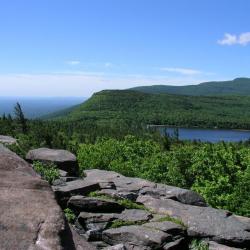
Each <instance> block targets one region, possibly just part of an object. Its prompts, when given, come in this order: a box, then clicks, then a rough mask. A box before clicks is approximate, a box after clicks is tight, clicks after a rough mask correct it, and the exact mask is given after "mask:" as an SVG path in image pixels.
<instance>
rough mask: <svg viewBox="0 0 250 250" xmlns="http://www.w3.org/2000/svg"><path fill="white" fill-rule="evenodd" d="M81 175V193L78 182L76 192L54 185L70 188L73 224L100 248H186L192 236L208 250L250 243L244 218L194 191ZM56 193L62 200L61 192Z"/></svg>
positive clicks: (96, 173) (95, 173) (100, 173)
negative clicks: (207, 201)
mask: <svg viewBox="0 0 250 250" xmlns="http://www.w3.org/2000/svg"><path fill="white" fill-rule="evenodd" d="M84 175H85V177H84V178H83V179H81V180H79V181H81V183H82V185H84V183H85V185H84V187H85V189H84V191H83V192H82V193H81V191H80V192H79V190H78V187H77V186H76V187H75V188H76V189H75V190H76V192H77V195H75V192H74V190H73V189H74V188H73V186H74V185H73V184H74V181H73V182H71V184H70V182H65V183H64V184H63V185H58V186H54V187H53V189H54V190H55V191H56V192H57V193H60V194H63V193H64V190H67V189H70V190H71V191H70V193H71V197H70V198H69V197H68V203H67V206H68V207H69V208H71V209H72V211H74V213H75V215H76V216H77V220H76V221H75V228H76V229H77V230H78V232H79V233H80V234H81V235H83V237H85V238H86V239H88V240H89V241H90V242H91V243H93V244H94V245H96V246H97V247H98V249H145V250H149V249H165V250H167V249H169V250H170V249H188V245H189V243H190V242H191V241H192V239H200V240H204V241H205V242H206V244H207V246H209V248H210V249H221V250H222V249H237V248H238V249H248V248H249V246H250V230H249V227H250V223H249V219H248V218H245V217H240V216H235V215H233V214H232V213H230V212H228V211H224V210H219V209H214V208H211V207H209V206H207V204H206V203H205V201H204V199H203V198H202V197H201V196H200V195H199V194H197V193H195V192H193V191H190V190H186V189H182V188H177V187H172V186H168V185H163V184H156V183H152V182H149V181H146V180H142V179H140V178H129V177H125V176H123V175H121V174H118V173H115V172H112V171H104V170H97V169H93V170H86V171H84ZM93 186H94V188H93ZM90 189H91V190H92V191H94V190H93V189H95V192H94V193H91V192H90ZM86 190H88V191H87V192H89V194H90V196H91V197H89V195H88V194H87V192H86ZM58 197H59V202H60V199H63V198H64V197H65V196H64V195H61V196H58ZM60 197H61V198H60Z"/></svg>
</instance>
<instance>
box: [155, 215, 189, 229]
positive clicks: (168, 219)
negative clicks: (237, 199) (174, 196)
mask: <svg viewBox="0 0 250 250" xmlns="http://www.w3.org/2000/svg"><path fill="white" fill-rule="evenodd" d="M164 221H171V222H173V223H175V224H179V225H181V226H182V227H184V228H186V227H187V226H186V225H185V224H184V223H183V221H182V220H180V219H178V218H174V217H171V216H169V215H166V216H164V217H162V218H159V219H158V220H156V222H164Z"/></svg>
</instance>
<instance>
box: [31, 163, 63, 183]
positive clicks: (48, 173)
mask: <svg viewBox="0 0 250 250" xmlns="http://www.w3.org/2000/svg"><path fill="white" fill-rule="evenodd" d="M33 168H34V170H35V171H36V172H37V173H39V174H40V175H41V177H42V178H43V179H45V180H46V181H48V182H49V184H52V183H53V181H54V180H56V179H58V178H59V170H58V169H57V167H56V165H55V164H53V163H49V164H44V163H42V162H39V161H36V162H34V163H33Z"/></svg>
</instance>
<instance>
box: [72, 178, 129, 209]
mask: <svg viewBox="0 0 250 250" xmlns="http://www.w3.org/2000/svg"><path fill="white" fill-rule="evenodd" d="M69 183H71V182H69ZM68 207H69V208H71V209H72V210H73V211H75V212H77V213H80V212H83V211H85V212H94V213H109V212H110V213H119V212H121V211H123V210H124V207H123V206H122V205H120V204H119V203H117V202H115V201H111V200H105V199H100V198H92V197H84V196H81V195H77V196H72V197H71V198H70V199H69V201H68Z"/></svg>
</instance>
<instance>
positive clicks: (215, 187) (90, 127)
mask: <svg viewBox="0 0 250 250" xmlns="http://www.w3.org/2000/svg"><path fill="white" fill-rule="evenodd" d="M15 111H16V112H15V116H14V117H11V116H9V115H7V116H6V115H4V116H3V117H1V118H0V134H3V135H12V136H14V137H15V138H17V139H18V144H17V145H12V146H10V148H11V149H12V150H14V151H15V152H16V153H18V154H19V155H21V156H22V157H24V156H25V154H26V153H27V151H28V150H30V149H33V148H38V147H50V148H60V149H68V150H70V151H72V152H74V153H76V154H77V157H78V161H79V164H80V170H81V171H82V170H84V169H87V168H100V169H107V170H114V171H117V172H120V173H122V174H124V175H127V176H135V177H141V178H145V179H148V180H152V181H154V182H162V183H166V184H169V185H174V186H179V187H184V188H190V189H193V190H195V191H197V192H199V193H200V194H201V195H202V196H204V198H205V199H206V201H207V202H208V204H210V205H211V206H213V207H217V208H223V209H227V210H229V211H232V212H235V213H237V214H240V215H245V216H250V198H249V193H250V158H249V155H250V147H249V145H250V142H249V141H246V142H240V143H216V144H211V143H201V142H183V141H179V140H178V131H176V133H175V136H174V137H169V136H168V135H166V136H160V134H159V133H157V131H150V130H147V129H146V127H145V126H144V125H143V123H138V122H137V121H134V122H132V121H131V120H129V119H124V120H123V122H122V123H121V121H120V120H117V119H113V120H110V121H109V123H108V121H107V122H105V123H102V122H100V120H95V119H85V120H83V119H80V120H76V119H74V120H71V119H65V120H57V121H41V120H27V119H26V118H25V116H24V114H23V111H22V109H21V107H20V105H17V106H16V108H15ZM124 121H125V122H124Z"/></svg>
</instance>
